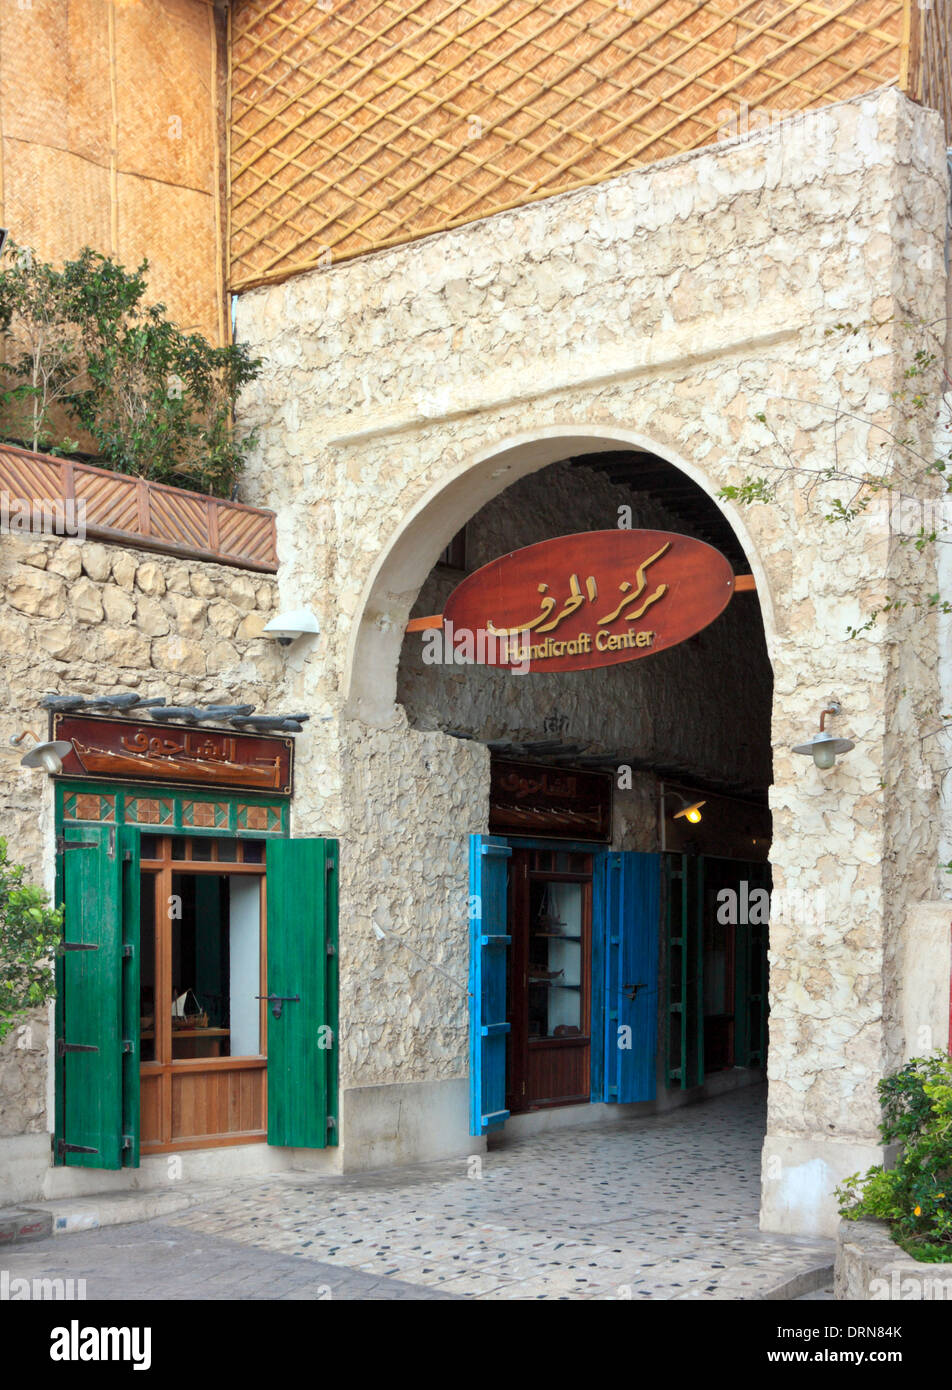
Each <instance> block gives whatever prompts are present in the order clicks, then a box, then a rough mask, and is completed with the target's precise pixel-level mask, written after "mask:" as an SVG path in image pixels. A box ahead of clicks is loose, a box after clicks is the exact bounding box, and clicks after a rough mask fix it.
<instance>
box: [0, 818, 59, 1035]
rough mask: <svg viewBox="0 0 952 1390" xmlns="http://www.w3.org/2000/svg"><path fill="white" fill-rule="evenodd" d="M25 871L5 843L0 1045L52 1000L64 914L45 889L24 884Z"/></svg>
mask: <svg viewBox="0 0 952 1390" xmlns="http://www.w3.org/2000/svg"><path fill="white" fill-rule="evenodd" d="M24 874H25V870H24V869H23V867H22V865H19V864H10V863H9V862H8V860H7V842H6V840H4V839H3V838H2V837H0V1042H2V1041H3V1039H4V1038H5V1037H6V1036H7V1034H8V1033H9V1032H10V1030H11V1028H13V1027H14V1026H15V1025H16V1024H17V1023H18V1022H19V1021H20V1020H21V1019H22V1018H23V1017H24V1016H25V1015H26V1014H27V1013H28V1012H29V1011H30V1010H31V1009H36V1008H38V1007H39V1006H40V1005H42V1004H45V1003H46V1002H47V1001H48V1000H49V999H51V998H52V997H53V994H54V992H55V990H54V978H53V970H52V962H53V955H54V952H55V948H56V946H57V944H58V942H59V939H60V933H61V931H62V924H63V913H62V909H60V908H57V909H54V908H51V907H50V906H49V902H48V898H47V895H46V894H45V893H44V892H43V891H42V889H40V888H33V887H30V886H29V885H28V884H26V885H25V884H24V882H23V878H24Z"/></svg>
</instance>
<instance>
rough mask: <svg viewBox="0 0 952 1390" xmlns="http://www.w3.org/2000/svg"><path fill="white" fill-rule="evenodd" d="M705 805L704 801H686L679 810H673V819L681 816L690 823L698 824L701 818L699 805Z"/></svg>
mask: <svg viewBox="0 0 952 1390" xmlns="http://www.w3.org/2000/svg"><path fill="white" fill-rule="evenodd" d="M706 805H707V802H706V801H693V802H687V801H686V802H685V803H684V805H683V806H682V807H681V809H680V811H675V813H674V820H678V819H679V818H680V817H681V816H683V817H684V819H685V820H686V821H690V823H691V824H692V825H698V824H699V822H700V820H701V807H702V806H706Z"/></svg>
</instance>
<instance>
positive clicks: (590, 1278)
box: [5, 1088, 833, 1300]
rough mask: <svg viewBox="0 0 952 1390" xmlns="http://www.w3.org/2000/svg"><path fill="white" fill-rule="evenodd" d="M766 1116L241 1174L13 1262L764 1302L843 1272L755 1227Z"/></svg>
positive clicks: (10, 1261) (712, 1109) (98, 1272)
mask: <svg viewBox="0 0 952 1390" xmlns="http://www.w3.org/2000/svg"><path fill="white" fill-rule="evenodd" d="M763 1107H764V1092H763V1089H762V1088H758V1089H756V1090H745V1091H738V1092H734V1093H733V1094H731V1095H727V1096H723V1097H721V1098H720V1099H717V1100H713V1101H708V1102H706V1103H705V1104H703V1105H692V1106H689V1107H686V1108H685V1109H683V1110H680V1111H678V1112H676V1113H674V1114H670V1115H667V1116H661V1117H657V1118H654V1119H648V1120H634V1121H633V1120H627V1121H622V1122H619V1123H618V1124H613V1125H606V1126H599V1127H591V1128H578V1129H568V1130H561V1131H557V1132H555V1133H554V1134H549V1135H539V1136H535V1137H533V1138H530V1139H524V1140H520V1141H517V1142H512V1141H509V1142H507V1143H506V1144H505V1145H504V1146H503V1147H500V1148H496V1149H494V1150H491V1151H490V1153H488V1154H487V1155H485V1156H484V1157H483V1158H482V1159H480V1160H473V1159H470V1160H466V1159H463V1160H457V1161H453V1162H440V1163H429V1164H421V1165H419V1166H416V1167H412V1168H402V1169H397V1170H390V1171H388V1172H386V1173H379V1174H360V1175H355V1176H354V1177H348V1178H340V1179H327V1178H321V1179H317V1178H315V1177H313V1176H312V1175H309V1174H306V1173H303V1172H298V1173H291V1174H284V1175H281V1176H280V1177H273V1178H268V1179H266V1180H261V1179H254V1180H250V1179H248V1180H244V1181H242V1182H238V1183H235V1184H234V1186H233V1187H232V1188H231V1189H230V1190H229V1191H228V1192H227V1193H224V1192H220V1191H219V1192H216V1193H214V1194H213V1195H212V1194H209V1199H208V1200H206V1201H205V1202H203V1203H201V1204H199V1205H196V1206H194V1207H191V1208H189V1209H187V1210H184V1211H181V1212H179V1213H177V1214H175V1215H172V1216H167V1217H165V1218H163V1219H162V1220H161V1221H154V1222H144V1223H141V1224H139V1225H137V1226H135V1227H133V1226H123V1227H117V1228H113V1229H111V1230H102V1231H98V1232H93V1233H90V1234H89V1235H76V1236H67V1237H59V1238H58V1239H57V1240H56V1241H54V1242H44V1243H43V1247H42V1248H41V1247H40V1246H34V1247H24V1248H23V1249H22V1250H21V1251H13V1250H11V1251H9V1252H8V1254H5V1262H6V1263H7V1265H8V1267H9V1268H10V1271H11V1274H13V1275H17V1274H20V1275H27V1276H29V1275H30V1274H32V1273H35V1272H38V1271H37V1270H36V1268H35V1266H36V1265H38V1264H39V1263H40V1262H45V1263H46V1264H47V1265H50V1264H52V1265H53V1266H55V1268H54V1269H53V1270H52V1272H54V1273H55V1272H59V1273H60V1274H61V1275H64V1274H72V1275H73V1276H78V1275H82V1274H83V1268H84V1267H85V1268H86V1269H88V1271H89V1273H87V1275H86V1277H87V1280H88V1282H89V1288H88V1296H89V1297H90V1298H96V1297H105V1298H108V1297H125V1298H130V1297H150V1296H161V1297H166V1298H168V1297H180V1298H193V1297H217V1298H235V1297H240V1298H275V1297H278V1298H313V1297H318V1296H321V1294H319V1293H316V1292H315V1290H323V1296H327V1295H328V1293H329V1296H330V1297H337V1298H376V1299H381V1298H383V1299H389V1298H406V1297H437V1298H439V1297H444V1298H445V1297H462V1298H467V1299H468V1298H480V1299H490V1300H494V1299H552V1298H556V1299H557V1298H572V1299H575V1298H583V1299H628V1298H630V1299H705V1300H708V1299H722V1300H723V1299H731V1300H737V1299H750V1298H761V1297H763V1294H764V1292H765V1291H766V1290H767V1289H769V1288H772V1287H776V1286H778V1285H780V1284H781V1283H783V1282H784V1281H785V1280H788V1279H790V1278H792V1277H793V1276H795V1275H798V1274H804V1273H806V1272H807V1271H810V1270H814V1269H816V1268H817V1267H818V1266H822V1265H827V1266H828V1265H830V1264H832V1260H833V1242H832V1241H824V1240H807V1239H796V1240H794V1239H787V1238H784V1237H779V1236H769V1235H764V1234H762V1233H761V1232H760V1231H759V1230H758V1226H757V1206H758V1188H759V1182H758V1177H759V1162H760V1147H761V1142H762V1136H763V1128H764V1114H763ZM50 1246H52V1248H51V1249H50V1248H47V1247H50ZM67 1250H68V1259H69V1268H68V1269H66V1268H65V1267H64V1263H63V1261H64V1259H65V1258H66V1256H67ZM84 1252H85V1253H84ZM84 1260H85V1261H86V1264H85V1266H84V1265H83V1262H84ZM113 1288H115V1289H116V1290H117V1292H115V1293H113V1292H112V1291H111V1290H112V1289H113ZM157 1289H163V1290H164V1293H162V1294H157V1293H156V1292H154V1291H155V1290H157ZM196 1289H199V1290H200V1292H196ZM140 1290H141V1292H139V1291H140ZM145 1290H148V1292H146V1291H145Z"/></svg>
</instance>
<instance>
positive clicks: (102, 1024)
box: [57, 825, 138, 1168]
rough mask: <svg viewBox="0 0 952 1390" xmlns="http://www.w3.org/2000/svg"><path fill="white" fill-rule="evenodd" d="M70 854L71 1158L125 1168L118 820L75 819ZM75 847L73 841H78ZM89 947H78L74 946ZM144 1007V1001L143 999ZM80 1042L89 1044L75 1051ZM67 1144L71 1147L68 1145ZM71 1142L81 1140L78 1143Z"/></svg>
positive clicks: (65, 1025) (66, 1025)
mask: <svg viewBox="0 0 952 1390" xmlns="http://www.w3.org/2000/svg"><path fill="white" fill-rule="evenodd" d="M64 835H65V845H66V848H65V849H64V850H63V853H62V859H63V866H62V880H63V901H64V907H65V913H64V923H63V932H64V946H65V949H64V951H63V954H62V957H61V962H62V968H61V972H60V974H61V981H62V988H63V998H62V1008H61V1019H62V1032H61V1034H60V1035H59V1037H58V1038H57V1046H58V1047H60V1048H63V1047H64V1046H65V1051H64V1053H63V1056H62V1072H61V1074H62V1085H63V1105H62V1132H61V1133H60V1134H58V1135H57V1151H58V1156H59V1157H60V1158H61V1159H62V1161H63V1162H65V1163H67V1164H70V1165H73V1166H76V1167H85V1168H119V1167H120V1166H121V1163H122V1135H123V1095H122V1092H123V1087H122V1075H123V1054H122V1021H123V1019H122V1014H123V993H122V888H121V884H122V872H121V864H122V861H121V857H120V854H119V848H118V845H117V833H116V828H115V826H100V825H69V826H67V827H66V829H65V832H64ZM71 846H72V847H71ZM77 945H79V946H87V947H90V948H91V949H88V950H75V949H73V950H71V949H69V948H70V946H77ZM136 1007H138V1002H137V1004H136ZM79 1048H88V1049H92V1050H89V1051H80V1050H74V1049H79ZM61 1144H65V1145H66V1146H67V1147H66V1148H65V1150H62V1149H61V1148H60V1145H61ZM68 1146H73V1147H72V1148H70V1147H68Z"/></svg>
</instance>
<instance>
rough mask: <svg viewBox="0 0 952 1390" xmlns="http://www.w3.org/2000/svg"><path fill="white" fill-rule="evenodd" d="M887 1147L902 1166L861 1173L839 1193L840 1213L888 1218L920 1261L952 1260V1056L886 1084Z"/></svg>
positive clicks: (907, 1070)
mask: <svg viewBox="0 0 952 1390" xmlns="http://www.w3.org/2000/svg"><path fill="white" fill-rule="evenodd" d="M879 1096H880V1103H881V1105H882V1110H883V1118H882V1122H881V1124H880V1126H879V1131H880V1135H881V1137H882V1140H883V1143H885V1144H894V1143H898V1144H900V1145H901V1148H900V1151H899V1155H898V1158H897V1160H896V1163H895V1166H894V1167H892V1168H888V1169H887V1168H883V1167H875V1168H870V1169H868V1170H867V1172H866V1173H865V1174H864V1175H862V1176H861V1175H860V1174H859V1173H853V1174H852V1175H851V1176H850V1177H848V1178H847V1179H846V1180H845V1181H844V1182H843V1183H842V1184H841V1185H840V1186H839V1187H838V1188H837V1190H836V1196H837V1199H838V1200H839V1203H840V1214H841V1215H842V1216H844V1217H846V1218H847V1219H848V1220H850V1221H855V1220H858V1219H859V1218H860V1217H862V1216H872V1217H876V1218H877V1219H879V1220H881V1221H888V1222H889V1224H890V1226H891V1228H892V1232H893V1238H894V1239H895V1240H896V1241H898V1243H899V1244H900V1245H901V1246H902V1247H903V1249H904V1250H907V1251H908V1252H909V1254H911V1255H915V1256H916V1257H917V1258H918V1259H924V1260H935V1261H940V1262H943V1263H952V1058H950V1057H948V1056H947V1055H946V1054H945V1053H942V1052H939V1053H936V1054H935V1055H934V1056H932V1057H914V1058H913V1059H912V1061H911V1062H907V1063H906V1065H905V1066H904V1067H901V1068H900V1070H899V1071H897V1072H895V1073H894V1074H893V1075H892V1076H888V1077H886V1079H885V1080H883V1081H881V1082H880V1083H879Z"/></svg>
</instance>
